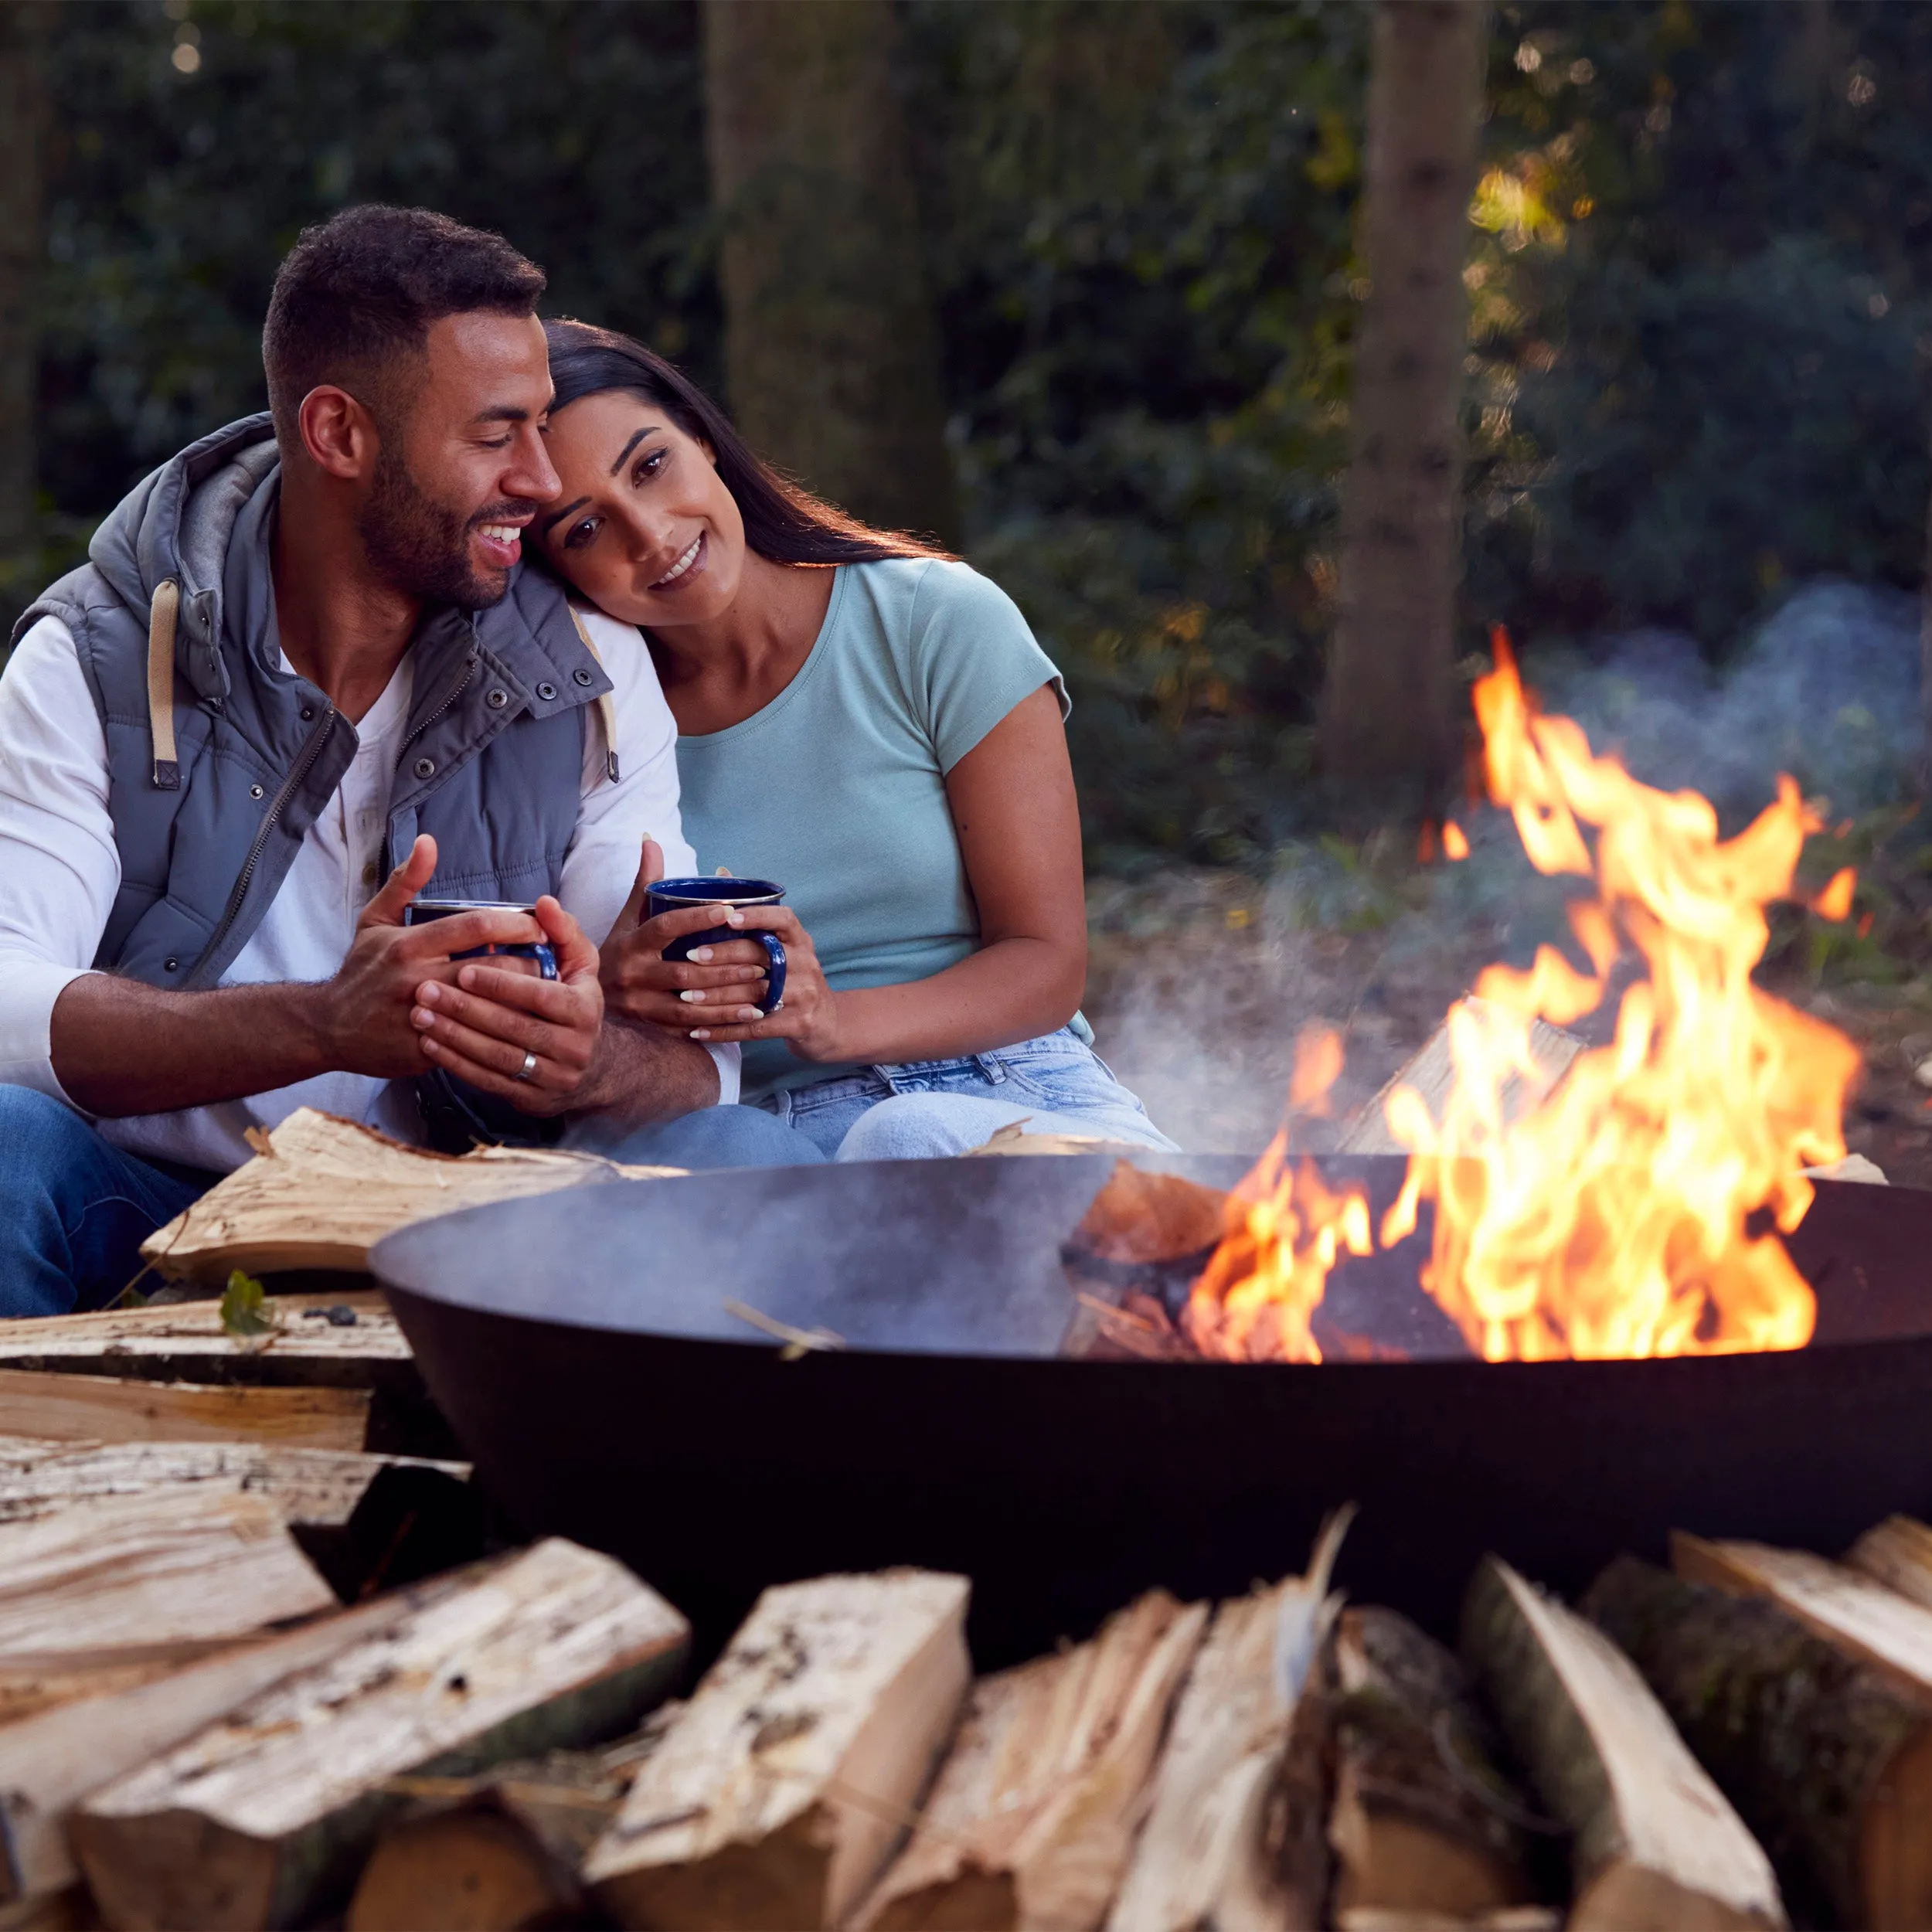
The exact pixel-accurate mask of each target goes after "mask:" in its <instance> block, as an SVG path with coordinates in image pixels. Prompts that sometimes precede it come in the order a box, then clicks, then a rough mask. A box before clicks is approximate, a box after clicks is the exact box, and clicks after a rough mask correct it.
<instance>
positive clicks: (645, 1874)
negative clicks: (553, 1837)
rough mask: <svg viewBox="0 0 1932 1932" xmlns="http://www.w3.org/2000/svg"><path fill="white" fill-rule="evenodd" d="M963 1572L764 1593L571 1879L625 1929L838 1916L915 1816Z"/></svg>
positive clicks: (953, 1641) (956, 1634) (932, 1749)
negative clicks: (589, 1889)
mask: <svg viewBox="0 0 1932 1932" xmlns="http://www.w3.org/2000/svg"><path fill="white" fill-rule="evenodd" d="M969 1587H970V1586H969V1585H968V1582H967V1580H966V1579H965V1578H964V1577H949V1576H942V1575H937V1574H935V1573H932V1572H930V1571H924V1570H887V1571H886V1572H884V1573H882V1574H880V1575H878V1576H872V1577H819V1578H818V1579H817V1580H815V1581H812V1582H810V1583H787V1584H784V1585H782V1586H780V1587H777V1588H775V1589H771V1590H767V1591H766V1592H765V1593H764V1595H763V1596H762V1597H760V1598H759V1600H758V1601H757V1605H756V1606H755V1607H753V1611H752V1613H751V1615H750V1617H749V1618H748V1619H747V1621H746V1623H745V1624H744V1625H743V1628H741V1629H740V1631H738V1634H736V1636H735V1637H734V1638H733V1639H732V1641H731V1642H730V1645H729V1647H728V1648H726V1651H725V1653H724V1655H723V1656H722V1657H720V1658H719V1660H718V1662H716V1664H714V1665H713V1666H712V1668H711V1669H710V1670H709V1672H707V1673H706V1676H705V1679H704V1681H703V1682H702V1683H701V1684H700V1685H699V1686H698V1689H697V1691H696V1694H695V1695H694V1696H692V1699H691V1702H690V1703H689V1705H688V1706H686V1707H685V1709H684V1710H683V1712H682V1713H680V1715H679V1717H678V1718H677V1719H676V1721H675V1723H672V1726H670V1729H669V1730H668V1733H667V1734H666V1736H665V1739H664V1740H663V1742H662V1744H661V1745H660V1746H659V1747H658V1749H657V1750H655V1752H654V1753H652V1754H651V1757H650V1758H649V1759H648V1760H647V1761H646V1763H645V1767H644V1769H643V1770H642V1771H641V1773H640V1774H639V1775H638V1780H637V1781H636V1783H635V1784H633V1785H632V1787H631V1792H630V1795H629V1796H628V1798H626V1800H625V1801H624V1808H623V1810H622V1811H621V1812H620V1813H619V1814H618V1816H617V1820H616V1821H615V1822H614V1824H613V1825H611V1828H610V1830H609V1831H608V1832H607V1833H606V1834H605V1835H604V1837H603V1838H601V1839H600V1841H599V1842H598V1843H597V1845H595V1846H594V1848H593V1849H592V1851H591V1853H590V1856H589V1858H588V1859H587V1860H586V1861H585V1863H584V1867H583V1878H584V1881H585V1883H587V1884H588V1885H590V1886H593V1887H594V1889H596V1891H597V1894H598V1896H600V1898H601V1900H603V1902H604V1904H605V1906H607V1908H608V1909H609V1910H611V1912H612V1913H614V1916H615V1917H617V1920H618V1921H619V1922H620V1923H622V1924H624V1925H627V1926H638V1927H653V1928H662V1929H663V1932H678V1929H679V1928H685V1927H690V1928H700V1927H705V1928H718V1932H757V1928H760V1927H768V1928H774V1932H800V1928H803V1927H815V1926H830V1925H833V1924H836V1923H841V1922H842V1920H844V1918H845V1915H846V1914H847V1913H848V1912H849V1910H851V1908H852V1905H853V1903H854V1902H855V1900H857V1899H858V1898H859V1896H860V1895H861V1893H862V1892H863V1891H864V1889H865V1888H866V1886H867V1885H869V1883H871V1881H872V1879H873V1878H874V1877H875V1876H876V1875H877V1873H878V1871H879V1867H880V1866H881V1865H882V1864H883V1862H885V1859H886V1855H887V1853H888V1852H889V1851H890V1849H891V1848H892V1845H893V1842H894V1841H895V1840H896V1838H897V1837H898V1836H899V1835H900V1832H902V1831H903V1829H904V1828H905V1826H906V1823H907V1822H908V1821H909V1820H910V1818H911V1816H912V1815H913V1811H914V1809H915V1808H916V1807H917V1804H918V1803H919V1801H920V1797H921V1795H922V1794H923V1792H924V1791H925V1788H926V1785H927V1781H928V1780H929V1779H930V1777H931V1775H932V1770H933V1767H934V1764H935V1763H936V1762H937V1760H938V1757H939V1755H940V1752H941V1751H943V1750H944V1748H945V1746H946V1741H947V1739H948V1738H949V1737H950V1736H951V1734H952V1730H953V1726H954V1721H955V1719H957V1715H958V1711H959V1706H960V1700H961V1698H962V1697H963V1696H964V1695H965V1691H966V1685H967V1683H968V1679H969V1677H970V1675H971V1663H970V1662H969V1661H968V1657H967V1654H966V1638H965V1617H966V1600H967V1595H968V1590H969Z"/></svg>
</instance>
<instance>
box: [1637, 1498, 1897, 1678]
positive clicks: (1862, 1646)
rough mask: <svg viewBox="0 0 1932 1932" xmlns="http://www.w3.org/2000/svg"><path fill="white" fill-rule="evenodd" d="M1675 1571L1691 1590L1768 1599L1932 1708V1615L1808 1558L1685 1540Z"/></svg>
mask: <svg viewBox="0 0 1932 1932" xmlns="http://www.w3.org/2000/svg"><path fill="white" fill-rule="evenodd" d="M1670 1553H1671V1567H1672V1569H1673V1570H1675V1571H1676V1572H1677V1573H1678V1575H1679V1576H1680V1577H1682V1578H1683V1579H1684V1580H1685V1581H1686V1582H1687V1583H1704V1584H1706V1585H1708V1586H1709V1587H1711V1588H1712V1589H1713V1590H1729V1591H1730V1593H1731V1594H1732V1595H1733V1596H1734V1597H1769V1598H1770V1600H1771V1601H1772V1602H1773V1603H1774V1604H1777V1607H1778V1608H1779V1609H1780V1610H1781V1611H1784V1612H1785V1613H1786V1614H1787V1615H1788V1616H1791V1617H1796V1618H1797V1619H1798V1621H1799V1622H1800V1623H1801V1624H1803V1625H1804V1627H1805V1628H1806V1629H1807V1630H1808V1631H1811V1633H1812V1634H1813V1635H1815V1636H1818V1637H1822V1638H1824V1639H1825V1641H1826V1642H1827V1643H1828V1644H1835V1645H1837V1646H1838V1648H1839V1649H1840V1650H1842V1651H1844V1652H1845V1655H1847V1656H1849V1657H1855V1658H1857V1659H1858V1660H1859V1662H1861V1663H1863V1664H1869V1665H1871V1667H1872V1668H1873V1669H1874V1670H1876V1671H1877V1672H1879V1673H1880V1674H1881V1675H1884V1676H1886V1677H1888V1678H1889V1679H1891V1681H1892V1682H1893V1684H1894V1685H1896V1687H1897V1689H1899V1691H1900V1692H1901V1693H1902V1694H1903V1696H1907V1697H1921V1698H1924V1699H1927V1701H1928V1702H1932V1609H1928V1608H1927V1607H1926V1606H1925V1605H1924V1604H1917V1603H1914V1602H1913V1601H1912V1600H1911V1599H1910V1598H1909V1597H1903V1596H1901V1595H1900V1594H1899V1593H1898V1592H1897V1591H1896V1590H1891V1589H1888V1588H1887V1587H1886V1586H1885V1585H1884V1584H1883V1583H1879V1582H1878V1581H1877V1580H1875V1579H1874V1578H1872V1577H1868V1576H1866V1575H1864V1574H1862V1573H1861V1572H1859V1571H1858V1570H1849V1569H1847V1568H1846V1567H1845V1566H1844V1565H1843V1564H1842V1563H1829V1562H1827V1561H1826V1560H1825V1558H1824V1557H1822V1556H1813V1555H1811V1553H1810V1552H1809V1551H1808V1550H1802V1549H1771V1548H1770V1547H1769V1546H1767V1545H1766V1544H1764V1543H1706V1542H1705V1541H1704V1540H1703V1539H1702V1538H1701V1537H1698V1536H1686V1535H1685V1534H1684V1533H1683V1532H1681V1531H1680V1532H1678V1533H1676V1534H1675V1535H1674V1536H1672V1538H1671V1543H1670Z"/></svg>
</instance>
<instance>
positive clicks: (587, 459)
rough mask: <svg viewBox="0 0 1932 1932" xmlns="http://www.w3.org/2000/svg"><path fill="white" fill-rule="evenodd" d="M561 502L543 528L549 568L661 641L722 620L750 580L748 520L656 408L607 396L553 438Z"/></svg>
mask: <svg viewBox="0 0 1932 1932" xmlns="http://www.w3.org/2000/svg"><path fill="white" fill-rule="evenodd" d="M546 447H548V449H549V454H550V461H551V462H552V463H553V464H554V465H555V466H556V473H557V475H558V478H560V481H562V483H563V495H561V496H560V497H559V498H557V505H558V507H557V508H556V509H549V510H546V511H545V512H544V513H543V515H541V516H540V517H539V518H538V519H537V522H536V532H537V542H538V543H539V545H540V546H542V549H543V554H544V556H545V557H546V560H548V561H549V563H550V565H551V566H552V567H553V569H555V570H556V571H558V572H559V573H560V574H561V575H562V576H563V577H564V578H566V580H568V581H569V582H570V583H572V584H573V585H574V586H575V587H577V590H580V591H581V592H582V593H583V595H584V596H585V597H588V598H589V599H590V601H591V602H592V603H593V604H596V605H597V607H598V608H599V609H600V610H603V611H608V612H609V613H610V614H611V616H612V617H617V618H621V620H622V621H624V623H626V624H640V625H641V626H643V627H644V628H645V629H646V630H651V631H665V630H670V629H672V628H675V627H676V626H678V625H679V624H702V623H705V622H707V621H709V620H710V619H712V618H714V617H721V616H723V614H724V613H725V612H726V611H727V610H729V609H730V607H731V604H732V600H733V599H734V598H735V597H736V596H737V594H738V580H739V578H740V575H741V574H742V573H743V569H744V558H745V526H744V519H743V518H742V517H741V516H740V515H739V514H738V505H737V504H736V502H734V501H733V498H732V495H731V492H730V491H729V490H727V489H726V488H725V486H724V484H723V481H721V480H720V479H719V475H718V471H717V468H716V463H715V461H713V457H712V453H711V451H710V449H709V447H708V446H707V445H706V444H703V443H701V442H699V440H697V439H696V437H691V436H687V435H686V434H685V433H684V431H683V430H681V429H679V427H677V425H676V424H675V423H673V422H672V420H671V418H670V417H668V415H666V414H665V412H664V411H663V410H661V409H660V408H658V406H657V405H656V404H655V403H647V402H645V401H644V400H641V398H639V397H638V396H631V395H628V394H624V393H621V392H620V391H617V390H607V391H606V392H605V393H603V394H601V395H597V396H583V397H581V398H580V400H577V402H574V403H569V404H567V405H566V406H565V407H563V409H560V410H556V412H555V413H553V415H552V416H551V417H550V421H549V429H548V430H547V431H546Z"/></svg>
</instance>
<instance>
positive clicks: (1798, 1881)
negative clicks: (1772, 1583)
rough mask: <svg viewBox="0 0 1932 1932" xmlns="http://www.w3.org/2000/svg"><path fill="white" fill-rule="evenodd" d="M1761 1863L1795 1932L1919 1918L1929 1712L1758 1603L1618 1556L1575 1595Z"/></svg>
mask: <svg viewBox="0 0 1932 1932" xmlns="http://www.w3.org/2000/svg"><path fill="white" fill-rule="evenodd" d="M1582 1607H1583V1611H1584V1612H1585V1614H1587V1615H1588V1616H1589V1617H1590V1618H1591V1619H1592V1620H1593V1621H1594V1622H1596V1623H1597V1624H1598V1625H1600V1627H1601V1628H1603V1629H1604V1631H1607V1633H1608V1634H1610V1636H1611V1638H1614V1640H1615V1641H1616V1642H1617V1644H1618V1645H1620V1646H1621V1648H1622V1649H1623V1650H1624V1651H1625V1652H1626V1653H1627V1654H1628V1655H1629V1656H1630V1657H1631V1659H1632V1660H1633V1661H1634V1663H1635V1664H1636V1665H1637V1667H1638V1669H1639V1670H1641V1672H1643V1674H1644V1676H1645V1679H1646V1680H1647V1681H1648V1683H1649V1685H1650V1686H1651V1689H1652V1690H1653V1691H1654V1692H1655V1693H1656V1695H1657V1696H1658V1699H1659V1701H1660V1702H1662V1705H1663V1706H1664V1708H1665V1710H1666V1711H1668V1713H1669V1714H1670V1716H1671V1718H1672V1720H1673V1721H1674V1722H1675V1724H1676V1726H1677V1727H1678V1729H1679V1731H1680V1732H1682V1734H1683V1736H1684V1738H1685V1741H1686V1742H1687V1743H1689V1745H1690V1747H1691V1748H1692V1750H1694V1751H1695V1752H1696V1753H1697V1757H1698V1759H1699V1762H1700V1763H1701V1764H1702V1765H1703V1766H1704V1767H1705V1769H1706V1770H1708V1771H1709V1773H1710V1774H1711V1776H1712V1777H1713V1778H1715V1779H1716V1781H1717V1784H1718V1785H1719V1788H1720V1789H1721V1790H1722V1791H1723V1793H1724V1795H1725V1796H1726V1798H1728V1799H1729V1800H1730V1802H1731V1803H1732V1804H1734V1805H1735V1806H1736V1808H1737V1810H1738V1812H1739V1814H1740V1815H1741V1816H1742V1818H1743V1820H1744V1822H1745V1824H1746V1825H1747V1826H1748V1827H1749V1828H1750V1830H1751V1831H1752V1832H1753V1833H1754V1834H1755V1835H1756V1836H1757V1838H1758V1840H1759V1842H1760V1843H1761V1844H1762V1845H1764V1848H1765V1849H1766V1850H1767V1852H1769V1853H1770V1857H1771V1861H1772V1863H1773V1864H1774V1866H1776V1868H1777V1874H1778V1877H1779V1880H1780V1882H1781V1884H1782V1886H1783V1887H1784V1895H1785V1896H1786V1898H1787V1900H1789V1901H1790V1903H1791V1908H1792V1910H1793V1912H1794V1915H1795V1916H1796V1917H1797V1918H1798V1920H1799V1921H1800V1922H1801V1923H1809V1922H1812V1921H1813V1920H1817V1919H1819V1918H1830V1919H1835V1920H1836V1922H1837V1923H1840V1924H1845V1925H1873V1926H1917V1925H1926V1924H1929V1923H1932V1710H1928V1709H1927V1706H1926V1704H1925V1703H1924V1702H1923V1700H1922V1699H1918V1698H1915V1697H1908V1696H1906V1695H1904V1694H1903V1692H1901V1691H1900V1689H1898V1688H1897V1686H1896V1684H1895V1683H1894V1682H1893V1681H1892V1680H1891V1679H1889V1678H1888V1677H1887V1676H1886V1675H1885V1674H1883V1672H1879V1671H1877V1670H1875V1669H1873V1668H1872V1667H1871V1666H1870V1665H1867V1664H1865V1663H1862V1662H1859V1660H1858V1659H1857V1658H1855V1657H1853V1656H1852V1655H1849V1654H1848V1653H1847V1652H1846V1651H1844V1650H1842V1649H1841V1648H1839V1647H1838V1645H1836V1644H1834V1643H1830V1642H1828V1641H1825V1639H1824V1638H1821V1637H1818V1636H1815V1635H1814V1634H1812V1632H1811V1631H1810V1630H1808V1628H1806V1627H1805V1625H1804V1624H1803V1623H1802V1622H1801V1621H1799V1619H1798V1618H1797V1617H1794V1616H1792V1615H1791V1614H1789V1613H1788V1612H1787V1611H1786V1610H1785V1609H1784V1608H1783V1607H1782V1606H1781V1605H1780V1604H1777V1603H1775V1602H1774V1601H1772V1600H1770V1598H1769V1597H1739V1596H1734V1595H1732V1594H1729V1593H1727V1592H1726V1591H1723V1590H1716V1589H1713V1588H1709V1587H1706V1586H1703V1585H1701V1584H1698V1583H1688V1582H1685V1580H1683V1579H1682V1578H1681V1577H1672V1576H1671V1575H1670V1574H1669V1573H1668V1572H1666V1571H1664V1570H1658V1569H1656V1568H1655V1567H1653V1566H1651V1565H1650V1564H1648V1563H1639V1562H1638V1561H1637V1560H1635V1559H1634V1558H1632V1557H1628V1556H1622V1557H1619V1558H1618V1559H1617V1561H1616V1562H1615V1563H1612V1564H1611V1566H1610V1567H1609V1568H1608V1569H1607V1570H1605V1571H1604V1573H1603V1574H1602V1575H1601V1576H1600V1577H1598V1578H1597V1580H1596V1582H1595V1583H1593V1584H1592V1585H1591V1586H1590V1590H1589V1591H1588V1593H1587V1594H1586V1596H1585V1597H1584V1598H1583V1605H1582Z"/></svg>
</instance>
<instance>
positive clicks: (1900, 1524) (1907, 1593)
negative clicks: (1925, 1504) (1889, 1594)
mask: <svg viewBox="0 0 1932 1932" xmlns="http://www.w3.org/2000/svg"><path fill="white" fill-rule="evenodd" d="M1845 1564H1846V1566H1847V1567H1848V1568H1849V1569H1852V1570H1862V1571H1863V1572H1864V1573H1865V1574H1866V1576H1868V1577H1873V1578H1876V1580H1877V1581H1879V1583H1883V1584H1884V1585H1885V1586H1886V1588H1887V1589H1888V1590H1896V1591H1897V1592H1898V1594H1900V1596H1901V1597H1910V1599H1911V1600H1912V1601H1913V1603H1915V1604H1924V1605H1925V1606H1926V1607H1927V1608H1928V1609H1932V1529H1928V1528H1927V1526H1925V1525H1924V1524H1923V1523H1922V1522H1918V1521H1917V1520H1916V1519H1914V1518H1913V1517H1910V1516H1887V1517H1886V1519H1885V1520H1884V1522H1882V1523H1879V1524H1876V1525H1875V1526H1873V1527H1872V1529H1868V1530H1867V1531H1866V1532H1865V1534H1864V1535H1863V1536H1861V1537H1859V1539H1858V1541H1857V1542H1856V1543H1854V1544H1852V1547H1851V1548H1850V1549H1849V1550H1847V1551H1846V1552H1845Z"/></svg>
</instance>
